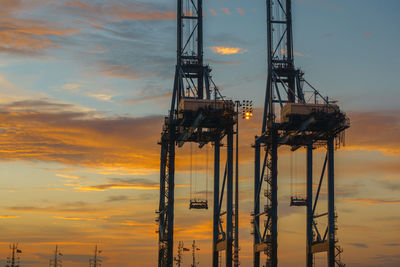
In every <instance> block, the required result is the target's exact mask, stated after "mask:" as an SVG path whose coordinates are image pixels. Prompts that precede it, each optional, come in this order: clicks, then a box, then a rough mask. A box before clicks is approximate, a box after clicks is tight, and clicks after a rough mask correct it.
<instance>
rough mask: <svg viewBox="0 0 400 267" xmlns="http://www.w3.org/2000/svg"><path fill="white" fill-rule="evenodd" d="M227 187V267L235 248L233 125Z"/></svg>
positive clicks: (228, 158) (228, 141)
mask: <svg viewBox="0 0 400 267" xmlns="http://www.w3.org/2000/svg"><path fill="white" fill-rule="evenodd" d="M227 145H228V148H227V160H228V172H227V188H226V190H227V191H226V267H232V259H233V257H232V248H233V220H232V219H233V218H232V215H233V125H232V126H231V127H230V129H228V134H227Z"/></svg>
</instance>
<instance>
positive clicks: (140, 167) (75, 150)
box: [0, 101, 163, 173]
mask: <svg viewBox="0 0 400 267" xmlns="http://www.w3.org/2000/svg"><path fill="white" fill-rule="evenodd" d="M1 111H2V112H1V114H0V128H1V132H0V135H1V137H2V138H1V139H0V158H1V159H3V160H41V161H50V162H59V163H64V164H69V165H80V166H87V167H94V168H98V167H100V168H108V169H109V170H130V171H134V172H139V173H142V171H146V172H149V170H150V171H151V170H155V169H158V168H159V162H158V160H157V159H158V158H159V146H158V144H157V140H158V139H159V135H160V131H161V127H162V122H163V119H162V117H161V116H153V117H147V118H124V117H118V118H104V117H103V118H102V117H101V115H100V114H95V113H92V112H87V111H86V112H85V111H80V110H79V109H76V108H75V107H73V106H70V105H68V104H61V103H52V102H48V101H21V102H13V103H10V104H8V105H4V106H3V108H1Z"/></svg>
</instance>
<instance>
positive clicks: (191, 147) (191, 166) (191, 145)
mask: <svg viewBox="0 0 400 267" xmlns="http://www.w3.org/2000/svg"><path fill="white" fill-rule="evenodd" d="M192 175H193V144H192V143H190V200H192V184H193V182H192V179H193V177H192Z"/></svg>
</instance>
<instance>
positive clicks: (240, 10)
mask: <svg viewBox="0 0 400 267" xmlns="http://www.w3.org/2000/svg"><path fill="white" fill-rule="evenodd" d="M236 10H237V12H238V13H239V14H240V15H244V10H243V9H241V8H237V9H236Z"/></svg>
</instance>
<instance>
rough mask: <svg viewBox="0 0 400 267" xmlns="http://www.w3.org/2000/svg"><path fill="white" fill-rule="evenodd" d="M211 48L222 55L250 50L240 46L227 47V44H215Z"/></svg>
mask: <svg viewBox="0 0 400 267" xmlns="http://www.w3.org/2000/svg"><path fill="white" fill-rule="evenodd" d="M211 50H212V51H213V52H214V53H216V54H220V55H235V54H244V53H247V52H248V50H245V49H243V48H240V47H226V46H213V47H211Z"/></svg>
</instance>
